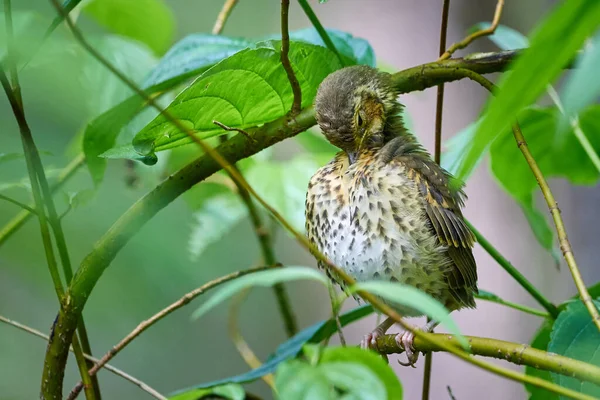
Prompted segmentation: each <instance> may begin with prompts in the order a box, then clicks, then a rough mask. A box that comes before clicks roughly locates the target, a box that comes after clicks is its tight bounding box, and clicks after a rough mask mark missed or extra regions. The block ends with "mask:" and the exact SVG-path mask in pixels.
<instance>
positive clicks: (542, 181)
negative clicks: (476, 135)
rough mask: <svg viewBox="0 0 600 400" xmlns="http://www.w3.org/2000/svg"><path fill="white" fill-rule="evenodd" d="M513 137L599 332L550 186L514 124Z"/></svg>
mask: <svg viewBox="0 0 600 400" xmlns="http://www.w3.org/2000/svg"><path fill="white" fill-rule="evenodd" d="M477 79H478V82H479V83H480V84H481V85H482V86H483V87H485V88H486V89H487V90H489V91H490V92H493V91H494V90H495V86H494V84H493V83H492V82H490V81H489V80H488V79H487V78H485V77H483V76H481V75H479V77H478V78H477ZM513 135H514V137H515V140H516V142H517V147H518V148H519V150H521V153H523V156H524V157H525V160H526V161H527V164H529V168H531V172H532V173H533V176H534V177H535V180H536V181H537V183H538V185H539V186H540V189H541V191H542V194H543V195H544V199H545V200H546V204H547V205H548V209H549V210H550V214H552V219H553V220H554V225H555V227H556V232H557V235H558V242H559V244H560V249H561V251H562V253H563V257H564V258H565V261H566V262H567V265H568V266H569V270H570V271H571V275H572V276H573V281H574V282H575V286H576V287H577V291H578V292H579V297H580V298H581V301H582V302H583V304H584V305H585V307H586V308H587V310H588V312H589V313H590V316H591V317H592V321H594V324H595V325H596V327H597V328H598V330H600V314H599V313H598V309H597V308H596V306H595V305H594V302H593V301H592V297H591V296H590V294H589V292H588V290H587V288H586V287H585V283H584V282H583V278H582V277H581V272H580V271H579V268H578V267H577V262H576V261H575V255H574V254H573V249H572V248H571V242H569V238H568V236H567V230H566V228H565V224H564V222H563V220H562V217H561V215H560V208H558V203H557V202H556V200H555V199H554V195H553V194H552V190H550V186H549V185H548V182H546V178H544V174H543V173H542V171H541V170H540V167H539V166H538V165H537V162H536V161H535V159H534V158H533V155H532V154H531V152H530V151H529V147H528V146H527V142H526V141H525V137H524V136H523V132H522V131H521V127H520V126H519V124H518V123H517V122H516V123H515V124H514V125H513Z"/></svg>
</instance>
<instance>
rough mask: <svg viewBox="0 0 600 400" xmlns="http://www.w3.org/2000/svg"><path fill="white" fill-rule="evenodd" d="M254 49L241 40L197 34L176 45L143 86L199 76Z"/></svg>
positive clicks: (248, 42) (248, 43)
mask: <svg viewBox="0 0 600 400" xmlns="http://www.w3.org/2000/svg"><path fill="white" fill-rule="evenodd" d="M251 45H252V42H250V41H248V40H246V39H241V38H239V39H238V38H230V37H226V36H221V35H209V34H204V33H194V34H191V35H188V36H186V37H185V38H183V39H181V40H180V41H179V42H177V43H176V44H175V45H174V46H173V47H171V48H170V49H169V51H168V52H167V53H166V54H165V55H164V57H163V58H162V59H161V60H160V62H159V64H158V65H157V66H156V68H154V70H152V72H151V73H150V75H148V77H147V78H146V80H145V82H144V85H143V86H144V87H150V86H153V85H157V84H165V83H167V82H169V81H170V80H171V79H175V80H176V82H181V80H182V79H181V78H182V77H186V78H188V77H192V76H195V75H198V74H200V73H202V72H204V71H206V70H207V69H208V68H210V67H212V66H213V65H215V64H216V63H218V62H219V61H221V60H223V59H225V58H227V57H230V56H232V55H234V54H235V53H237V52H238V51H240V50H243V49H245V48H246V47H249V46H251Z"/></svg>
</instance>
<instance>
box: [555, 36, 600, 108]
mask: <svg viewBox="0 0 600 400" xmlns="http://www.w3.org/2000/svg"><path fill="white" fill-rule="evenodd" d="M599 65H600V32H599V33H597V34H596V36H595V37H594V38H593V39H592V40H590V43H589V45H588V46H587V47H586V48H585V51H584V53H583V54H582V55H581V56H580V57H579V60H578V61H577V65H576V67H575V69H574V70H572V71H570V72H569V75H568V77H567V80H566V81H565V83H564V85H563V87H562V96H561V97H562V100H563V106H564V109H565V115H566V117H571V118H572V117H575V116H576V115H577V114H579V113H580V112H581V111H582V110H583V109H584V108H585V107H586V106H588V105H589V104H591V103H594V102H596V101H597V100H598V95H600V79H598V66H599Z"/></svg>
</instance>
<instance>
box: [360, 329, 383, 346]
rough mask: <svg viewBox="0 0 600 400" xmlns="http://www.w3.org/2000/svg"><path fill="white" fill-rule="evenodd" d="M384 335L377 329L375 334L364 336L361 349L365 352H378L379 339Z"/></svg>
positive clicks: (370, 333)
mask: <svg viewBox="0 0 600 400" xmlns="http://www.w3.org/2000/svg"><path fill="white" fill-rule="evenodd" d="M383 335H384V334H383V333H382V332H381V331H380V330H377V329H375V330H374V331H373V332H369V333H368V334H366V335H365V336H363V339H362V340H361V341H360V348H361V349H364V350H369V349H371V350H375V351H377V339H378V338H380V337H381V336H383Z"/></svg>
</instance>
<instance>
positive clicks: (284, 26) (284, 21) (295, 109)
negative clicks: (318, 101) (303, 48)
mask: <svg viewBox="0 0 600 400" xmlns="http://www.w3.org/2000/svg"><path fill="white" fill-rule="evenodd" d="M289 11H290V0H281V65H283V69H285V73H286V74H287V77H288V80H289V81H290V85H291V86H292V92H293V93H294V102H293V103H292V109H291V111H290V113H291V115H292V116H295V115H297V114H298V113H299V112H300V108H301V107H302V91H301V89H300V83H299V82H298V78H297V77H296V74H294V69H293V68H292V64H291V63H290V58H289V52H290V33H289V29H288V14H289Z"/></svg>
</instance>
